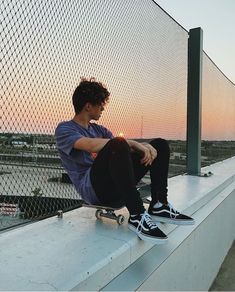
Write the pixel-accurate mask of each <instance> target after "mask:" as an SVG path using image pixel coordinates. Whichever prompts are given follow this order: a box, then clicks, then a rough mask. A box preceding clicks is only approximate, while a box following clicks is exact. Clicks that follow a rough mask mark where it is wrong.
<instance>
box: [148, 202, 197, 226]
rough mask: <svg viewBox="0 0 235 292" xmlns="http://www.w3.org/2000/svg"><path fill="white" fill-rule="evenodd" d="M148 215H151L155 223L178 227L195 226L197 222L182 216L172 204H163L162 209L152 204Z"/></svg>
mask: <svg viewBox="0 0 235 292" xmlns="http://www.w3.org/2000/svg"><path fill="white" fill-rule="evenodd" d="M148 213H149V214H150V215H151V217H152V218H153V220H154V221H158V222H163V223H172V224H177V225H193V224H195V221H194V219H193V218H191V217H189V216H187V215H184V214H181V213H180V212H178V211H177V210H176V209H175V208H174V207H173V206H172V205H171V204H170V203H168V204H167V205H165V204H163V205H162V206H161V207H159V208H156V207H153V206H152V205H151V204H150V206H149V209H148Z"/></svg>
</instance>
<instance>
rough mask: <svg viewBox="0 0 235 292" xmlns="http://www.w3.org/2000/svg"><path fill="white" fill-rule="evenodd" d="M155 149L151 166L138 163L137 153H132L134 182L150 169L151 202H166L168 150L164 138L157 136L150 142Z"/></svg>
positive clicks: (139, 158) (138, 156)
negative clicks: (155, 153) (154, 157)
mask: <svg viewBox="0 0 235 292" xmlns="http://www.w3.org/2000/svg"><path fill="white" fill-rule="evenodd" d="M150 144H151V145H152V146H153V147H154V148H155V149H156V150H157V157H156V159H155V160H154V161H153V163H152V165H151V166H144V165H143V164H141V163H140V160H141V157H140V155H139V154H138V153H132V161H133V168H134V175H135V182H136V184H137V183H138V182H139V181H140V179H141V178H142V177H144V175H145V174H146V173H147V172H148V170H150V178H151V195H152V202H153V203H156V202H157V201H160V202H162V203H165V204H167V179H168V168H169V157H170V150H169V146H168V143H167V141H166V140H164V139H161V138H157V139H154V140H152V141H151V142H150Z"/></svg>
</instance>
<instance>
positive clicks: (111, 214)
mask: <svg viewBox="0 0 235 292" xmlns="http://www.w3.org/2000/svg"><path fill="white" fill-rule="evenodd" d="M137 190H138V191H139V192H140V196H141V199H142V200H143V203H145V204H149V203H150V202H151V199H149V196H150V185H148V184H141V185H138V186H137ZM82 207H86V208H93V209H96V212H95V216H96V218H97V219H102V217H105V218H108V219H111V220H115V221H116V222H117V224H118V225H122V224H123V223H124V221H125V217H124V215H121V214H119V215H116V214H115V211H118V210H120V209H122V208H124V207H125V206H124V205H121V204H120V205H117V207H110V206H101V205H91V204H88V203H86V202H85V201H83V202H82Z"/></svg>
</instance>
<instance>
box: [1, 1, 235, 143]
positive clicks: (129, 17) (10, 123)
mask: <svg viewBox="0 0 235 292" xmlns="http://www.w3.org/2000/svg"><path fill="white" fill-rule="evenodd" d="M0 6H1V7H0V8H1V10H2V11H3V13H2V16H1V17H2V19H0V20H1V21H2V23H3V33H2V34H1V35H2V36H3V38H2V40H1V45H2V47H3V49H2V51H1V54H2V63H1V64H0V66H1V68H0V69H1V70H0V71H1V75H2V76H1V80H0V85H1V86H0V88H1V109H2V114H1V125H0V126H1V130H2V131H3V132H7V131H11V132H25V133H28V132H32V133H48V134H53V133H54V129H55V127H56V125H57V124H58V123H59V122H60V121H62V120H67V119H71V118H72V117H73V108H72V106H71V96H72V94H73V91H74V89H75V87H76V86H77V85H78V83H79V80H80V77H81V76H85V77H91V76H94V77H96V78H97V79H98V80H99V81H102V82H104V83H105V84H106V86H107V87H108V89H109V90H110V92H111V98H110V102H109V104H108V105H107V108H106V110H105V112H104V113H103V116H102V118H101V120H100V123H102V124H104V125H105V126H107V127H108V128H110V129H111V130H112V131H113V133H114V135H119V134H120V133H122V134H123V135H124V137H127V138H129V137H130V138H141V137H142V138H153V137H165V138H167V139H180V140H185V139H186V108H187V103H186V98H187V38H188V34H187V32H186V31H185V30H184V29H183V28H181V27H180V26H179V25H177V24H176V23H175V22H174V21H173V20H172V19H171V18H170V17H169V16H168V15H167V14H165V13H164V12H163V11H162V10H161V9H160V8H159V7H158V6H157V5H156V4H154V3H153V2H152V1H147V2H146V1H141V0H138V1H124V0H122V1H118V2H115V1H108V0H103V1H92V2H87V1H78V2H69V1H68V2H63V3H61V2H57V1H46V0H44V1H40V2H37V5H33V3H31V2H27V4H26V2H25V1H21V0H17V1H16V0H14V1H12V2H11V4H10V5H6V3H5V4H4V3H2V2H1V3H0ZM203 70H204V72H205V76H204V77H203V80H204V81H203V89H202V91H203V95H204V97H203V98H204V99H203V103H202V104H203V112H202V120H203V131H202V133H203V137H204V138H206V139H207V138H208V139H235V133H234V130H233V129H235V123H234V110H233V109H234V106H235V104H234V86H231V82H228V80H227V79H226V78H225V77H224V76H223V74H222V73H221V72H220V71H219V70H218V69H217V68H216V67H215V66H214V65H213V63H211V61H210V60H207V59H206V61H205V65H204V69H203ZM212 84H213V86H212ZM231 96H233V97H231ZM212 109H213V111H212ZM221 110H222V111H221ZM218 111H220V113H219V114H218V113H217V112H218ZM215 117H216V118H217V119H219V120H217V123H215ZM218 121H219V125H220V127H218ZM216 124H217V125H216ZM223 129H226V131H225V130H223Z"/></svg>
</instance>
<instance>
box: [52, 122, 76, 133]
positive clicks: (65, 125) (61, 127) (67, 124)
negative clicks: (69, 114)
mask: <svg viewBox="0 0 235 292" xmlns="http://www.w3.org/2000/svg"><path fill="white" fill-rule="evenodd" d="M73 128H74V123H73V121H72V120H70V121H62V122H60V123H59V124H58V125H57V127H56V129H55V133H58V132H60V131H63V130H66V129H73Z"/></svg>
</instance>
